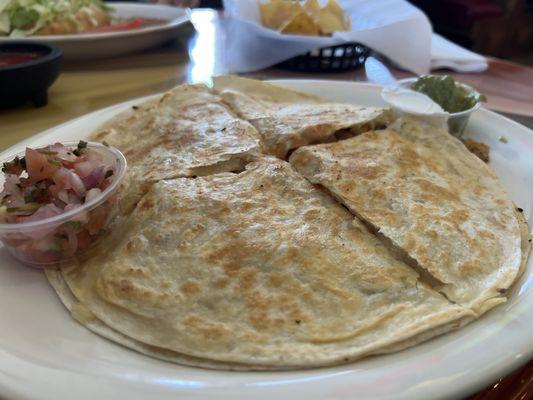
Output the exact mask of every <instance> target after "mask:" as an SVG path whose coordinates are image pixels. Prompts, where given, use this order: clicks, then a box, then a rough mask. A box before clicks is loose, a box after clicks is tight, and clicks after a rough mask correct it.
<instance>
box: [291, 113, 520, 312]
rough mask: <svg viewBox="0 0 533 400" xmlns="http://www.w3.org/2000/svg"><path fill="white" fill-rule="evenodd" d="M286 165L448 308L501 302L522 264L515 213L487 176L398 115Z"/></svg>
mask: <svg viewBox="0 0 533 400" xmlns="http://www.w3.org/2000/svg"><path fill="white" fill-rule="evenodd" d="M290 161H291V164H292V165H293V166H294V167H295V168H296V169H297V170H298V171H299V172H300V173H302V174H303V175H304V176H305V177H307V178H308V179H309V180H310V181H311V182H312V183H315V184H319V185H322V186H323V187H325V188H327V190H329V191H330V192H331V193H332V194H333V196H335V197H336V198H337V199H338V200H339V201H341V202H342V203H343V204H344V205H346V207H348V208H349V209H350V210H351V211H352V212H353V213H354V214H355V215H357V216H358V217H360V218H361V219H363V220H364V221H366V223H368V224H369V225H371V226H372V228H373V229H374V230H376V231H377V232H378V233H379V234H380V235H383V236H384V238H385V239H386V240H388V241H390V244H391V245H392V247H394V248H396V250H398V251H399V252H400V253H405V255H406V257H407V258H409V260H410V261H412V263H413V264H416V265H414V266H415V267H418V268H420V269H421V270H423V271H424V272H427V273H429V275H430V276H429V278H431V279H433V281H432V284H433V286H434V287H435V288H436V289H438V290H440V291H442V292H443V293H445V294H446V296H447V297H448V298H449V299H451V300H452V301H454V302H457V303H458V304H461V305H463V306H465V307H468V308H471V309H472V310H474V311H475V312H476V313H478V314H482V313H483V312H485V311H487V310H488V309H490V308H492V307H494V306H495V305H497V304H499V303H501V302H503V301H505V293H506V291H507V290H508V289H509V287H510V286H511V284H512V283H513V282H514V281H515V279H516V278H517V276H518V274H519V272H520V265H521V260H522V259H523V254H522V250H521V243H522V238H521V232H520V226H519V222H518V220H517V217H516V213H515V207H514V205H513V204H512V202H511V201H510V200H509V199H508V198H507V195H506V193H505V191H504V190H503V188H502V186H501V183H500V182H499V180H498V178H497V177H496V175H495V174H494V172H492V170H491V169H490V168H489V167H488V166H487V165H485V164H484V163H483V162H482V161H481V160H479V159H478V158H477V157H475V156H474V155H472V154H471V153H469V152H468V150H467V149H466V148H465V147H464V145H463V144H462V143H461V142H460V141H459V140H457V139H456V138H454V137H453V136H451V135H449V134H448V133H447V132H446V131H444V130H440V129H437V128H434V127H431V126H430V125H427V124H424V123H422V122H420V121H417V120H415V119H413V118H407V117H406V118H404V119H400V120H398V121H396V122H395V123H394V124H393V125H391V126H390V127H389V129H388V130H383V131H375V132H367V133H365V134H362V135H360V136H358V137H355V138H351V139H347V140H344V141H340V142H338V143H331V144H324V145H316V146H308V147H303V148H300V149H299V150H297V151H295V152H294V153H293V154H292V156H291V159H290ZM431 279H430V281H431Z"/></svg>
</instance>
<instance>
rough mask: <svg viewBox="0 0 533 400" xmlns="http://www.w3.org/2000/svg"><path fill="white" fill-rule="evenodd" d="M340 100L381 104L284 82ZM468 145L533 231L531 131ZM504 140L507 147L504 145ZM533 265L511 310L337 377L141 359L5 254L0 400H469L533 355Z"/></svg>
mask: <svg viewBox="0 0 533 400" xmlns="http://www.w3.org/2000/svg"><path fill="white" fill-rule="evenodd" d="M281 82H282V83H283V84H284V85H286V86H290V87H292V88H297V89H300V90H304V91H308V92H311V93H315V94H320V95H322V96H326V97H329V98H331V99H336V100H339V101H352V102H355V103H358V104H366V105H380V104H382V101H381V99H380V96H379V93H380V88H379V87H378V86H374V85H369V84H359V83H353V82H331V81H329V82H326V81H281ZM138 102H139V100H135V101H130V102H127V103H123V104H120V105H117V106H113V107H110V108H107V109H105V110H101V111H97V112H95V113H92V114H89V115H87V116H85V117H82V118H78V119H76V120H74V121H71V122H68V123H66V124H63V125H61V126H59V127H57V128H54V129H51V130H49V131H47V132H44V133H42V134H40V135H37V136H34V137H33V138H30V139H28V140H26V141H24V142H22V143H19V144H18V145H17V146H14V147H12V148H11V149H9V150H7V151H6V152H4V153H3V154H1V155H0V156H1V157H6V156H7V155H8V154H13V153H14V152H16V151H18V150H20V149H22V148H23V147H24V146H25V145H28V144H31V145H34V146H39V145H45V144H47V143H50V142H53V141H54V140H67V139H80V138H84V137H86V136H87V135H88V133H89V132H90V131H91V130H92V129H94V127H96V126H97V125H99V124H100V123H102V122H103V121H104V120H106V119H107V118H109V117H111V116H112V115H115V114H116V113H117V112H119V111H121V110H124V109H126V108H128V107H130V106H131V105H132V104H135V103H138ZM468 132H469V136H471V137H476V138H479V139H481V140H483V141H484V142H485V143H488V144H489V145H490V147H491V165H492V167H493V168H494V169H495V170H496V172H497V173H498V175H499V176H500V177H501V178H502V181H503V184H504V186H505V187H506V189H507V190H508V192H509V195H510V196H511V198H512V199H513V200H514V201H515V202H516V203H517V204H518V205H519V206H521V207H522V208H524V210H525V214H526V216H527V217H528V219H529V222H530V223H532V222H533V221H532V209H533V173H532V171H533V132H532V131H530V130H529V129H527V128H525V127H523V126H521V125H518V124H516V123H514V122H513V121H510V120H508V119H506V118H504V117H501V116H499V115H497V114H495V113H492V112H490V111H487V110H484V109H481V110H478V111H476V112H475V114H474V115H473V116H472V119H471V122H470V125H469V127H468ZM499 135H505V136H506V137H507V139H508V143H501V142H499V141H498V140H497V138H498V136H499ZM531 270H532V261H531V260H530V262H529V264H528V268H527V271H526V273H525V274H524V275H523V276H522V278H521V279H520V281H519V282H518V284H517V285H516V287H515V289H514V290H513V293H512V294H511V298H510V300H509V301H508V302H507V303H506V304H503V305H501V306H498V307H497V308H496V309H494V310H492V311H491V312H489V313H488V314H487V315H485V316H484V317H483V318H481V319H480V320H479V321H476V322H474V323H472V324H470V325H468V326H466V327H465V328H463V329H461V330H459V331H456V332H452V333H449V334H447V335H444V336H440V337H437V338H435V339H432V340H430V341H428V342H425V343H422V344H420V345H418V346H415V347H413V348H410V349H407V350H404V351H401V352H398V353H394V354H389V355H384V356H377V357H372V358H368V359H364V360H361V361H358V362H355V363H353V364H348V365H343V366H339V367H335V368H322V369H314V370H306V371H289V372H221V371H210V370H203V369H198V368H189V367H183V366H180V365H175V364H170V363H166V362H162V361H158V360H156V359H152V358H150V357H146V356H143V355H141V354H138V353H135V352H133V351H130V350H128V349H125V348H123V347H121V346H119V345H117V344H114V343H111V342H109V341H107V340H105V339H102V338H100V337H99V336H97V335H95V334H93V333H91V332H90V331H88V330H87V329H85V328H84V327H82V326H81V325H79V324H78V323H76V322H75V321H74V320H73V319H72V318H71V317H70V315H69V313H68V312H67V311H66V310H65V308H64V307H63V306H62V304H61V303H60V302H59V300H58V299H57V297H56V295H55V293H54V291H53V290H52V289H51V288H50V287H49V285H48V283H47V282H46V279H45V277H44V275H43V273H42V272H40V271H38V270H32V269H29V268H26V267H23V266H22V265H20V264H18V263H17V262H16V261H14V260H13V259H11V258H10V257H9V256H8V255H7V253H6V252H5V251H4V249H0V395H1V396H3V397H5V398H9V399H19V398H20V399H53V400H61V399H68V400H70V399H72V398H76V399H78V400H83V399H87V400H92V399H100V400H107V399H114V398H128V399H131V400H135V399H168V398H187V399H228V398H231V399H237V400H240V399H242V400H251V399H265V400H266V399H278V398H279V399H305V400H312V399H355V398H357V399H363V398H364V399H389V398H394V399H409V400H415V399H427V398H432V399H439V398H460V397H464V396H466V395H468V394H470V393H472V392H474V391H476V390H480V389H482V388H483V387H484V386H486V385H488V384H490V383H491V382H494V381H495V380H497V379H498V378H499V377H501V376H503V375H505V374H507V373H509V372H510V371H511V370H513V369H514V368H517V367H519V366H520V365H521V364H523V363H525V362H526V361H527V360H529V359H530V358H531V356H532V355H533V325H532V324H531V321H532V320H533V285H532V284H533V277H532V274H531Z"/></svg>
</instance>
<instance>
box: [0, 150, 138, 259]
mask: <svg viewBox="0 0 533 400" xmlns="http://www.w3.org/2000/svg"><path fill="white" fill-rule="evenodd" d="M62 144H63V145H64V146H66V147H69V148H73V149H74V148H76V146H77V145H78V142H77V141H76V142H62ZM41 147H44V146H41ZM87 147H88V148H90V149H92V150H94V151H97V152H98V153H100V154H101V155H102V157H103V158H104V160H106V161H107V162H108V164H109V165H113V175H112V176H113V177H114V179H113V180H112V181H111V184H110V185H109V186H108V187H107V188H105V190H103V191H102V193H101V194H100V195H99V196H98V197H96V198H94V199H91V201H89V202H87V203H85V204H83V205H81V206H80V207H78V208H76V209H74V210H70V211H67V212H64V213H62V214H59V215H56V216H54V217H50V218H46V219H42V220H39V221H31V222H22V223H0V241H1V242H2V243H3V244H4V246H5V247H6V249H7V250H8V251H9V252H10V253H11V254H12V255H13V256H14V257H15V258H17V259H18V260H20V261H21V262H23V263H24V264H27V265H30V266H33V267H38V268H43V267H50V266H57V265H58V264H60V263H62V262H65V261H69V260H72V259H75V258H77V259H83V258H86V257H88V256H90V253H91V250H93V249H94V248H95V247H96V245H97V244H99V243H100V242H101V239H102V238H103V237H105V236H106V235H107V234H108V233H109V231H110V229H111V228H112V226H113V221H114V219H115V217H116V216H117V214H118V190H119V188H120V186H121V183H122V181H123V180H124V176H125V173H126V168H127V162H126V158H125V157H124V155H123V154H122V153H121V152H120V151H119V150H117V149H116V148H114V147H107V146H104V145H102V144H99V143H93V142H89V143H88V144H87ZM15 156H19V157H22V156H24V151H22V152H20V153H18V154H15V155H12V156H11V157H9V158H8V159H4V160H1V161H0V162H2V163H3V162H7V161H11V160H13V159H14V158H15ZM3 179H4V178H3V177H2V179H1V181H0V183H1V185H2V186H3V184H4V181H3ZM95 227H98V228H95ZM76 231H78V232H79V233H73V232H76ZM82 232H83V233H82ZM89 232H90V233H89ZM69 235H70V236H69ZM73 235H75V237H74V236H73ZM52 236H53V239H54V240H68V241H69V243H71V242H74V244H75V245H76V246H72V245H71V246H70V247H71V248H72V249H71V250H69V251H62V250H57V249H51V248H42V247H40V246H39V245H40V244H41V243H49V242H50V240H49V239H51V238H52ZM74 248H75V249H74Z"/></svg>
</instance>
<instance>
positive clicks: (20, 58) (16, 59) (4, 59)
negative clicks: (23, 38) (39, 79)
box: [0, 51, 45, 67]
mask: <svg viewBox="0 0 533 400" xmlns="http://www.w3.org/2000/svg"><path fill="white" fill-rule="evenodd" d="M44 55H45V53H42V52H38V51H30V52H0V67H9V66H11V65H17V64H23V63H27V62H29V61H33V60H37V59H38V58H41V57H43V56H44Z"/></svg>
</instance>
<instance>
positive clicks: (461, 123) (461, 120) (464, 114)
mask: <svg viewBox="0 0 533 400" xmlns="http://www.w3.org/2000/svg"><path fill="white" fill-rule="evenodd" d="M417 79H418V78H406V79H401V80H399V81H398V82H397V84H398V85H399V86H400V87H403V88H405V89H411V84H412V83H414V82H415V81H416V80H417ZM455 84H456V85H459V86H462V87H463V88H465V89H466V90H469V91H474V92H475V89H474V88H472V87H471V86H468V85H465V84H464V83H461V82H455ZM479 107H481V103H479V102H477V103H476V104H475V105H474V107H472V108H469V109H468V110H464V111H460V112H456V113H448V114H449V117H448V131H449V132H450V133H451V134H452V135H453V136H455V137H457V138H461V137H462V136H463V133H464V130H465V128H466V125H467V124H468V121H469V120H470V116H471V115H472V113H473V112H474V111H476V110H477V109H478V108H479Z"/></svg>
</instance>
